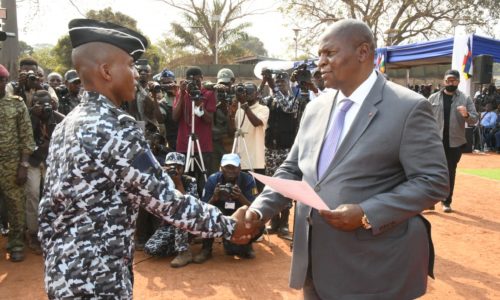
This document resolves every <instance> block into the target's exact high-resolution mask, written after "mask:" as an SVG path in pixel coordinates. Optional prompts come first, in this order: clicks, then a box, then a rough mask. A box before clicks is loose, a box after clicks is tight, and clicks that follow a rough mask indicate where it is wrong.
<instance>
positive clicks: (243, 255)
mask: <svg viewBox="0 0 500 300" xmlns="http://www.w3.org/2000/svg"><path fill="white" fill-rule="evenodd" d="M239 256H240V257H241V258H246V259H254V258H255V251H253V249H252V248H250V249H248V250H247V251H245V252H243V253H241V254H240V255H239Z"/></svg>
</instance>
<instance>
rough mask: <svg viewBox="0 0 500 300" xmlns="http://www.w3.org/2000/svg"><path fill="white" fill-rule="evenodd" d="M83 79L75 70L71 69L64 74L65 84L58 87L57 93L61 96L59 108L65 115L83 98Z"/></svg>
mask: <svg viewBox="0 0 500 300" xmlns="http://www.w3.org/2000/svg"><path fill="white" fill-rule="evenodd" d="M81 84H82V82H81V80H80V77H78V73H76V71H75V70H69V71H68V72H66V74H64V85H63V86H59V87H57V88H56V92H57V95H58V96H59V97H60V98H59V99H60V101H59V108H58V109H57V110H58V111H59V112H60V113H62V114H63V115H67V114H69V113H70V112H71V111H72V110H73V108H75V107H76V106H77V105H78V104H80V101H81V99H82V95H81Z"/></svg>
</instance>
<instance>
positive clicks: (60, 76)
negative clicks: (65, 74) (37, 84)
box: [47, 72, 63, 80]
mask: <svg viewBox="0 0 500 300" xmlns="http://www.w3.org/2000/svg"><path fill="white" fill-rule="evenodd" d="M52 77H57V78H59V79H61V80H62V79H63V78H62V75H61V74H59V73H57V72H52V73H50V74H49V75H47V79H49V80H50V78H52Z"/></svg>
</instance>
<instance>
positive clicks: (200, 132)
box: [173, 67, 216, 194]
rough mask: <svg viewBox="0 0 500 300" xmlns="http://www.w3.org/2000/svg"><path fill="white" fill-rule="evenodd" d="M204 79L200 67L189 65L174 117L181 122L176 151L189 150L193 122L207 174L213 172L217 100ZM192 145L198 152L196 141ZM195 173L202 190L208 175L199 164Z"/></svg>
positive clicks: (178, 94)
mask: <svg viewBox="0 0 500 300" xmlns="http://www.w3.org/2000/svg"><path fill="white" fill-rule="evenodd" d="M202 79H203V74H202V72H201V69H200V68H199V67H189V68H188V69H187V70H186V80H182V81H181V82H180V87H179V93H177V96H176V98H175V102H174V111H173V120H174V121H176V122H177V124H178V125H179V131H178V135H177V145H176V151H177V152H180V153H184V154H185V153H187V150H188V141H189V136H190V134H191V126H192V125H194V133H195V134H196V137H197V139H198V141H199V144H200V150H201V152H202V156H203V161H204V164H205V167H206V168H207V170H206V171H207V174H211V170H210V169H211V167H210V166H211V165H212V163H211V160H212V151H213V144H212V122H213V114H214V112H215V108H216V101H215V93H214V91H211V90H208V89H205V88H204V87H202V85H201V81H202ZM192 103H194V112H193V111H192ZM192 114H194V124H191V122H192V121H191V117H192ZM193 141H194V140H193ZM192 147H193V148H194V151H195V152H196V154H197V155H199V153H198V148H197V147H196V143H194V144H193V145H192ZM194 176H195V178H196V181H197V182H198V191H199V192H200V194H201V190H202V189H203V184H204V182H205V178H204V176H203V172H202V171H201V170H200V169H199V168H198V166H196V164H195V171H194Z"/></svg>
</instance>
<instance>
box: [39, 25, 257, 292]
mask: <svg viewBox="0 0 500 300" xmlns="http://www.w3.org/2000/svg"><path fill="white" fill-rule="evenodd" d="M68 27H69V37H70V41H71V44H72V47H73V51H72V62H73V65H74V66H75V69H76V70H77V72H78V75H79V76H80V80H81V81H82V85H83V88H84V90H85V92H84V94H83V98H82V102H81V103H80V105H78V106H77V107H76V108H75V109H74V110H73V112H72V113H70V114H69V115H68V116H66V118H64V120H63V121H62V122H61V123H59V124H58V125H57V126H56V128H55V130H54V132H53V135H52V140H51V143H50V147H49V155H48V158H47V162H48V166H47V174H46V179H45V184H44V187H45V189H44V192H43V196H42V199H41V201H40V204H39V232H38V237H39V240H40V243H41V245H42V250H43V254H44V260H45V289H46V292H47V294H48V298H49V299H111V298H112V299H132V296H133V293H132V292H133V260H134V240H133V236H134V231H135V221H136V218H137V212H138V208H139V207H144V208H146V209H147V210H148V211H149V212H150V213H152V214H154V215H155V216H157V217H159V218H161V219H162V220H164V221H166V222H167V223H170V224H174V225H175V226H178V227H180V228H183V229H185V230H187V231H189V232H192V233H194V234H199V235H201V236H203V237H207V238H208V237H224V238H226V239H232V236H233V235H235V236H237V237H238V239H232V241H233V242H236V243H244V242H246V241H247V240H248V239H249V238H250V237H251V236H253V235H256V234H257V230H253V229H251V230H247V229H246V226H245V225H244V224H243V221H242V214H244V212H245V208H242V209H241V210H239V211H238V212H237V213H236V214H235V215H233V216H230V217H229V216H223V215H222V213H221V211H220V210H219V209H218V208H216V207H214V206H211V205H207V204H205V203H203V202H201V201H199V200H198V199H196V198H194V197H192V196H190V195H182V194H181V193H180V192H178V191H176V190H175V187H174V184H173V182H172V180H171V179H170V177H169V176H168V175H167V174H166V173H165V172H163V170H162V167H161V166H160V165H159V163H158V161H157V160H156V159H154V157H153V154H152V153H151V149H150V147H149V145H148V143H147V141H146V140H145V138H144V133H143V131H142V130H141V129H140V128H139V127H138V125H137V121H136V120H135V119H134V118H133V117H131V116H130V115H129V114H128V113H127V112H125V111H124V110H122V109H121V108H120V107H121V106H122V104H123V103H124V102H126V101H132V100H133V99H134V97H135V82H136V80H137V79H138V78H139V74H138V73H137V70H136V68H135V64H134V61H136V60H137V59H138V58H139V57H140V56H141V55H142V54H143V53H144V52H145V51H146V47H147V44H148V42H147V40H146V38H145V37H144V36H142V35H141V34H139V33H137V32H135V31H133V30H130V29H128V28H126V27H122V26H119V25H116V24H113V23H108V22H100V21H95V20H90V19H75V20H72V21H70V22H69V26H68Z"/></svg>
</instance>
